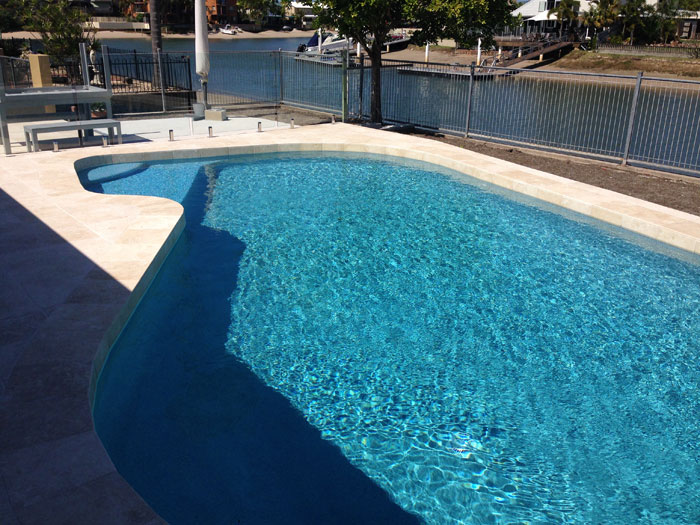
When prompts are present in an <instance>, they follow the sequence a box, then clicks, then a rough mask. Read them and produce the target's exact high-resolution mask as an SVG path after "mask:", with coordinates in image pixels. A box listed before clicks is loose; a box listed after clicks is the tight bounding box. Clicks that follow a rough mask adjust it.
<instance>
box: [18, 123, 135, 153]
mask: <svg viewBox="0 0 700 525" xmlns="http://www.w3.org/2000/svg"><path fill="white" fill-rule="evenodd" d="M97 128H107V130H108V133H109V142H110V144H114V130H115V129H116V130H117V139H118V141H119V144H121V143H122V124H121V122H119V121H117V120H112V119H97V120H76V121H73V122H55V121H54V122H44V123H41V124H27V125H26V126H24V139H25V142H26V143H27V151H30V152H31V151H32V150H33V151H41V150H40V149H39V139H38V135H39V133H52V132H56V131H73V130H77V131H78V139H79V140H80V145H81V146H82V145H83V130H85V129H97Z"/></svg>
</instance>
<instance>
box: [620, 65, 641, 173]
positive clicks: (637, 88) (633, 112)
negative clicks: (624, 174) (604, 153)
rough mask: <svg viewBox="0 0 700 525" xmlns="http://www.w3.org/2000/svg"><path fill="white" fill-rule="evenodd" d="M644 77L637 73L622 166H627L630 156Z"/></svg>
mask: <svg viewBox="0 0 700 525" xmlns="http://www.w3.org/2000/svg"><path fill="white" fill-rule="evenodd" d="M642 75H643V73H642V72H641V71H640V72H639V73H637V83H636V84H635V86H634V95H633V96H632V107H631V108H630V120H629V124H628V125H627V137H626V139H625V151H624V153H623V155H622V165H623V166H625V165H626V164H627V159H628V158H629V156H630V144H631V143H632V129H633V128H634V118H635V115H636V113H637V103H638V102H639V91H640V89H641V87H642Z"/></svg>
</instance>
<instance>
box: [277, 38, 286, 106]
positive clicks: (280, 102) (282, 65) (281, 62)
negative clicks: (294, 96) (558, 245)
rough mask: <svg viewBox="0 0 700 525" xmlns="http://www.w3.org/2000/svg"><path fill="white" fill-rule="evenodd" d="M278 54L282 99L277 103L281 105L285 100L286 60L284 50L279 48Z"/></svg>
mask: <svg viewBox="0 0 700 525" xmlns="http://www.w3.org/2000/svg"><path fill="white" fill-rule="evenodd" d="M277 54H278V55H279V68H280V99H279V101H278V103H277V105H280V104H282V103H283V102H284V62H283V60H282V50H281V49H280V50H278V51H277Z"/></svg>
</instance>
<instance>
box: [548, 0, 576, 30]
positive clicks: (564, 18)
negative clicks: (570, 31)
mask: <svg viewBox="0 0 700 525" xmlns="http://www.w3.org/2000/svg"><path fill="white" fill-rule="evenodd" d="M580 5H581V2H580V1H579V0H561V1H560V2H559V3H558V4H556V5H555V6H554V7H553V8H552V9H550V10H549V11H548V12H547V16H552V15H554V16H556V17H557V22H559V39H561V36H562V34H563V32H564V22H569V25H571V22H572V21H573V20H576V19H577V18H578V8H579V6H580Z"/></svg>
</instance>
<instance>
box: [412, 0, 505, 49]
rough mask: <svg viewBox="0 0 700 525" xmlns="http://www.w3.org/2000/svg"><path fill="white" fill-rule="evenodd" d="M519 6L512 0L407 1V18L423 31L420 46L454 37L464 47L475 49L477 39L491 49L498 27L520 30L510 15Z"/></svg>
mask: <svg viewBox="0 0 700 525" xmlns="http://www.w3.org/2000/svg"><path fill="white" fill-rule="evenodd" d="M517 7H518V4H517V3H516V2H515V1H514V0H513V1H511V0H490V1H489V0H456V1H454V0H408V1H407V9H406V13H407V15H408V18H410V19H411V20H415V21H417V22H418V26H419V27H420V28H421V29H420V30H419V31H418V32H417V33H416V34H415V35H414V38H415V40H416V42H417V43H419V44H425V43H428V42H437V41H438V40H439V39H440V38H451V39H453V40H454V41H455V42H456V43H457V44H459V45H461V46H467V47H473V46H474V45H476V42H477V40H478V39H481V41H482V44H483V45H486V46H489V45H492V44H493V43H494V42H493V33H494V31H495V30H496V29H497V28H502V27H506V26H509V27H517V26H518V25H519V24H517V23H516V21H515V19H514V18H513V16H512V15H511V12H512V11H513V10H514V9H516V8H517Z"/></svg>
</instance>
